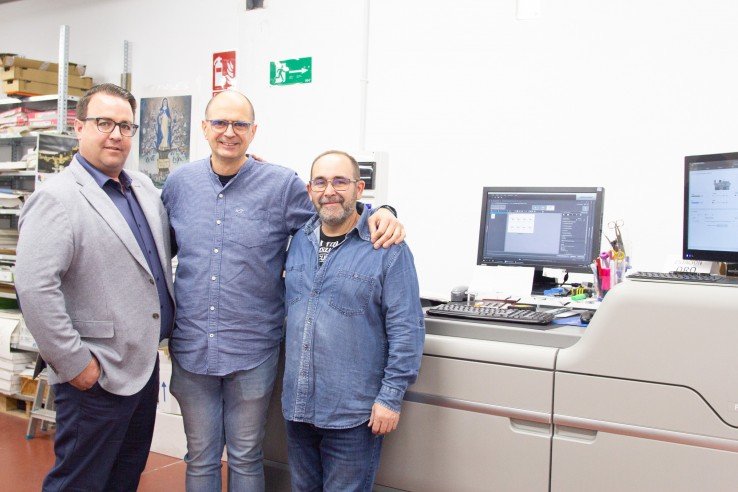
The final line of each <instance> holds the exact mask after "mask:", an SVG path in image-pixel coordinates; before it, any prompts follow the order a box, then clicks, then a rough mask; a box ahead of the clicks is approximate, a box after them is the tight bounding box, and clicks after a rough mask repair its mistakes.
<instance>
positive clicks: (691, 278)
mask: <svg viewBox="0 0 738 492" xmlns="http://www.w3.org/2000/svg"><path fill="white" fill-rule="evenodd" d="M627 278H629V279H632V280H651V281H658V282H695V283H703V284H723V285H725V284H727V285H738V278H735V277H724V276H722V275H712V274H710V273H697V272H668V273H664V272H635V273H631V274H630V275H628V277H627Z"/></svg>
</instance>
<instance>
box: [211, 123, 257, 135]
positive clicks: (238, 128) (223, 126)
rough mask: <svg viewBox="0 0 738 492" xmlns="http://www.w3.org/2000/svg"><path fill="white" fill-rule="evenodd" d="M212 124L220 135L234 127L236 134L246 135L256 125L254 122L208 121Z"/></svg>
mask: <svg viewBox="0 0 738 492" xmlns="http://www.w3.org/2000/svg"><path fill="white" fill-rule="evenodd" d="M207 121H208V123H210V127H211V128H212V129H213V130H215V131H216V132H218V133H222V132H224V131H226V130H228V127H229V126H231V127H233V131H234V132H235V133H246V132H247V131H249V128H251V125H253V124H254V122H253V121H230V120H207Z"/></svg>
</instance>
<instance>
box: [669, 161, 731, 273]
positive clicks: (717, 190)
mask: <svg viewBox="0 0 738 492" xmlns="http://www.w3.org/2000/svg"><path fill="white" fill-rule="evenodd" d="M682 257H683V258H684V259H685V260H705V261H725V262H730V263H735V262H738V152H734V153H730V154H710V155H692V156H687V157H685V158H684V228H683V245H682Z"/></svg>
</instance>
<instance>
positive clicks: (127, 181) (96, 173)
mask: <svg viewBox="0 0 738 492" xmlns="http://www.w3.org/2000/svg"><path fill="white" fill-rule="evenodd" d="M75 157H76V158H77V161H78V162H79V163H80V164H82V167H84V168H85V169H86V170H87V172H88V173H90V175H91V176H92V179H94V180H95V183H97V184H98V186H100V188H102V187H103V186H105V183H107V182H108V181H113V182H115V180H114V179H113V178H111V177H110V176H108V175H107V174H105V173H104V172H102V171H100V170H99V169H98V168H96V167H95V166H93V165H92V164H90V163H89V161H88V160H87V159H85V158H84V157H82V154H80V153H79V152H78V153H77V155H76V156H75ZM118 179H119V180H120V183H121V184H122V185H123V186H124V187H126V188H129V187H130V186H131V177H130V176H128V174H127V173H126V172H125V171H123V170H122V169H121V171H120V175H119V176H118Z"/></svg>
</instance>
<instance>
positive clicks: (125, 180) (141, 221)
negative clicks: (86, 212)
mask: <svg viewBox="0 0 738 492" xmlns="http://www.w3.org/2000/svg"><path fill="white" fill-rule="evenodd" d="M77 160H78V161H79V162H80V164H82V167H84V168H85V169H87V172H89V173H90V175H91V176H92V178H93V179H94V180H95V182H96V183H97V184H98V185H100V188H102V189H103V191H104V192H105V193H106V194H107V195H108V196H109V197H110V199H111V200H112V201H113V204H115V206H116V208H117V209H118V211H120V213H121V215H122V216H123V218H124V219H125V220H126V223H128V227H130V228H131V232H132V233H133V236H134V237H135V238H136V242H138V246H139V247H140V248H141V251H142V252H143V254H144V257H145V258H146V263H147V264H148V265H149V270H150V271H151V274H152V275H153V277H154V280H155V281H156V291H157V293H158V294H159V305H160V306H161V318H160V319H161V331H160V335H159V339H160V340H163V339H165V338H169V335H170V334H171V330H172V325H173V322H174V301H173V300H172V297H171V296H170V295H169V290H168V289H167V282H166V277H165V276H164V275H165V273H164V269H163V268H162V266H161V261H160V260H159V251H158V250H157V248H156V242H154V235H153V234H152V233H151V228H150V227H149V223H148V221H147V220H146V216H145V215H144V213H143V210H142V209H141V205H139V203H138V199H137V198H136V195H135V194H134V193H133V192H132V191H131V177H130V176H128V174H126V172H125V171H121V172H120V176H119V178H118V179H119V180H120V182H117V181H115V180H114V179H113V178H111V177H110V176H107V175H106V174H105V173H103V172H102V171H100V170H99V169H97V168H95V167H94V166H93V165H92V164H90V163H89V162H87V160H85V158H84V157H82V156H81V155H80V154H77ZM131 308H132V309H136V306H131Z"/></svg>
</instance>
